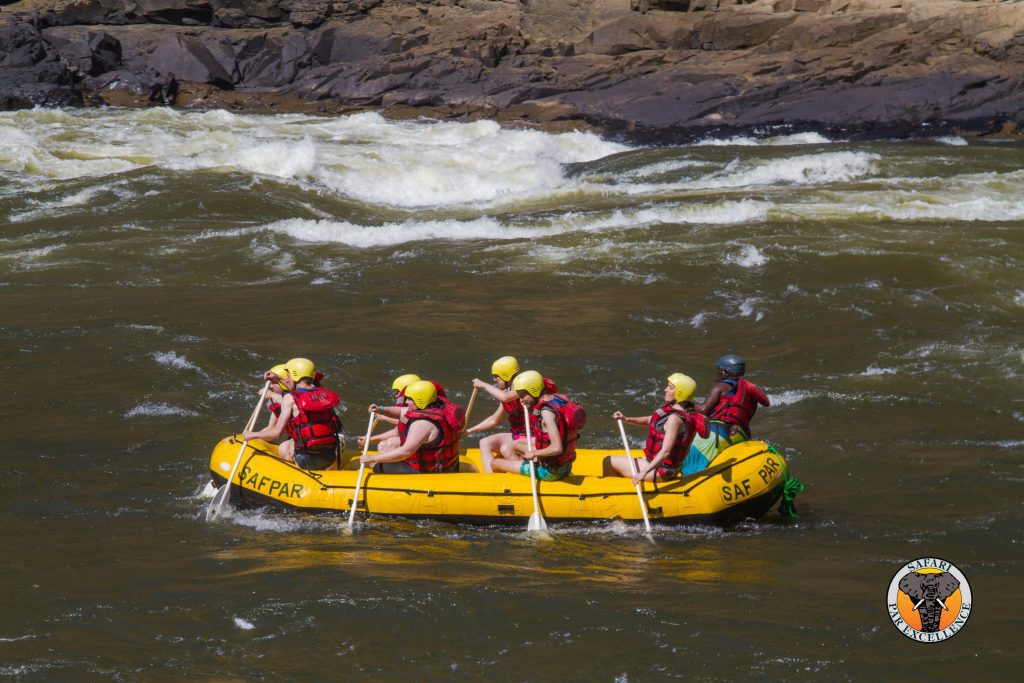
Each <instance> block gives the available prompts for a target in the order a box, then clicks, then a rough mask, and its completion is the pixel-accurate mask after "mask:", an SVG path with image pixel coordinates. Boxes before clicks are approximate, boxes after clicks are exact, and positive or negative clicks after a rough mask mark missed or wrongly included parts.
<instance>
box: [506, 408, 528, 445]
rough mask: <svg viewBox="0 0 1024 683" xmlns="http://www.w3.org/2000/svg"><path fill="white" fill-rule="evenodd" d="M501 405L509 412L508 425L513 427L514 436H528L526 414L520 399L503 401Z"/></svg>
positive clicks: (514, 437) (515, 437)
mask: <svg viewBox="0 0 1024 683" xmlns="http://www.w3.org/2000/svg"><path fill="white" fill-rule="evenodd" d="M501 407H502V408H504V409H505V412H506V413H508V426H509V427H511V429H512V438H513V439H517V438H519V437H520V436H526V416H525V415H523V404H522V403H520V402H519V399H513V400H511V401H507V402H505V403H502V404H501Z"/></svg>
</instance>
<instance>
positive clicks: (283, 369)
mask: <svg viewBox="0 0 1024 683" xmlns="http://www.w3.org/2000/svg"><path fill="white" fill-rule="evenodd" d="M270 372H272V373H274V374H275V375H277V376H278V377H280V378H282V379H287V378H288V366H287V365H285V364H284V363H281V364H280V365H275V366H274V367H272V368H270ZM278 384H280V385H281V388H282V389H287V388H288V386H287V385H286V384H285V383H284V382H278Z"/></svg>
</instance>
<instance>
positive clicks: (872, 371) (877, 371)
mask: <svg viewBox="0 0 1024 683" xmlns="http://www.w3.org/2000/svg"><path fill="white" fill-rule="evenodd" d="M860 374H861V375H863V376H865V377H878V376H880V375H895V374H896V368H880V367H877V366H875V365H869V366H868V367H867V369H866V370H864V372H862V373H860Z"/></svg>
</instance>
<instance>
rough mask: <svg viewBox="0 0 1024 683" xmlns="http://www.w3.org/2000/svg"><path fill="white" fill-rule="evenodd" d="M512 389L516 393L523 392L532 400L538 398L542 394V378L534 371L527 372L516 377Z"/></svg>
mask: <svg viewBox="0 0 1024 683" xmlns="http://www.w3.org/2000/svg"><path fill="white" fill-rule="evenodd" d="M512 388H513V389H515V390H516V391H525V392H526V393H528V394H529V395H530V396H533V397H534V398H540V395H541V394H543V393H544V378H543V377H541V376H540V373H539V372H537V371H536V370H527V371H526V372H521V373H519V374H518V375H516V379H515V381H513V382H512Z"/></svg>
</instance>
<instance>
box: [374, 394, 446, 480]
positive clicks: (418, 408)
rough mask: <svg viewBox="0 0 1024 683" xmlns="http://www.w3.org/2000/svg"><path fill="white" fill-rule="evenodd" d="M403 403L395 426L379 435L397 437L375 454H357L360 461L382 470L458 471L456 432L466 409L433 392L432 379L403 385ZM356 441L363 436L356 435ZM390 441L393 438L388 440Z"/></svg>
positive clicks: (387, 472) (417, 472)
mask: <svg viewBox="0 0 1024 683" xmlns="http://www.w3.org/2000/svg"><path fill="white" fill-rule="evenodd" d="M405 400H406V403H407V405H406V407H405V408H404V410H403V412H402V416H401V418H400V419H399V422H398V426H397V427H395V429H393V430H391V432H395V434H392V433H391V432H386V433H385V434H384V435H383V436H385V437H386V439H390V438H392V437H393V436H397V437H398V444H397V445H396V446H395V447H393V448H386V447H382V448H381V449H380V450H379V451H378V452H377V453H375V454H369V453H368V454H366V455H363V456H361V458H360V462H362V463H364V464H367V465H371V464H372V465H373V471H374V472H378V473H383V474H435V473H443V472H458V470H459V434H460V433H461V432H462V428H463V427H464V426H465V421H466V413H465V410H464V409H463V408H462V406H460V405H457V404H455V403H453V402H451V401H448V400H447V399H445V398H442V397H440V396H439V395H438V393H437V387H436V386H435V385H434V383H433V382H428V381H423V380H421V381H419V382H414V383H412V384H410V385H409V386H407V387H406V388H405ZM359 441H360V445H361V444H362V442H363V437H360V439H359ZM392 443H393V442H392Z"/></svg>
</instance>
